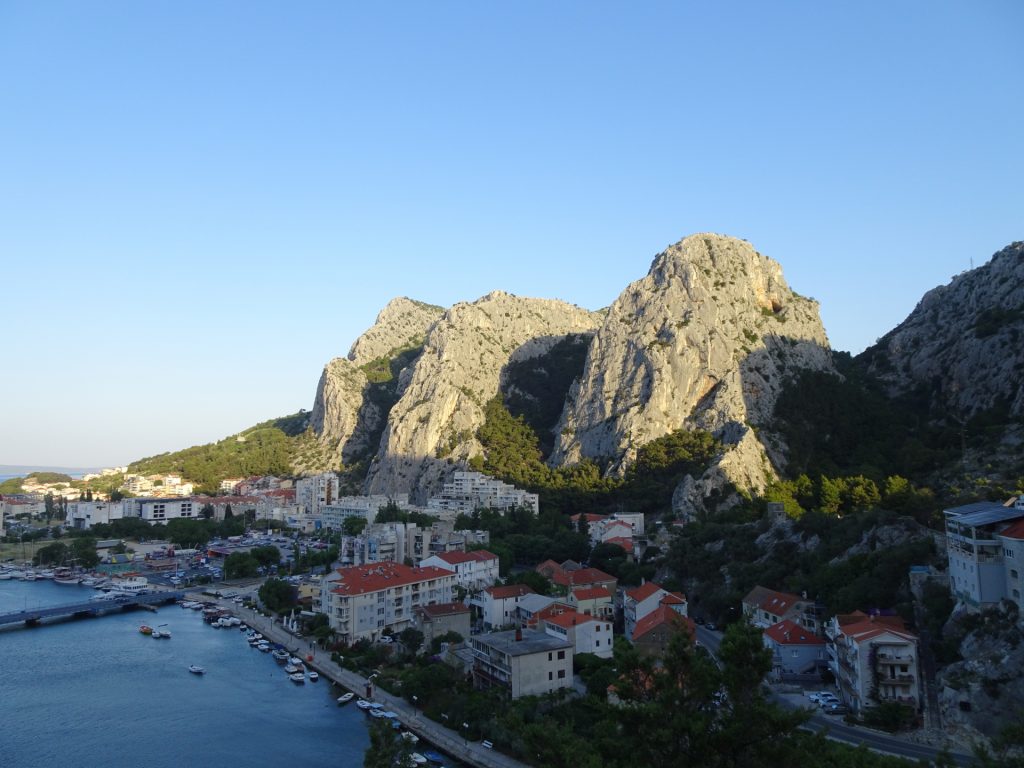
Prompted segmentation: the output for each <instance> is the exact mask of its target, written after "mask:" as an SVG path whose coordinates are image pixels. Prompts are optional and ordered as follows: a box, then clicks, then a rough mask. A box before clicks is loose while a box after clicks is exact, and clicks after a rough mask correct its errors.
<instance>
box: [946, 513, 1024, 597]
mask: <svg viewBox="0 0 1024 768" xmlns="http://www.w3.org/2000/svg"><path fill="white" fill-rule="evenodd" d="M943 514H944V515H945V517H946V553H947V557H948V559H949V588H950V591H951V592H952V593H953V597H955V598H956V599H957V600H958V601H960V602H961V603H963V604H964V605H966V606H968V607H969V608H972V609H975V610H978V609H981V608H986V607H989V606H993V605H997V604H998V603H999V601H1000V600H1002V599H1003V598H1005V597H1010V596H1012V595H1013V592H1012V590H1013V589H1015V588H1016V589H1017V590H1018V593H1019V592H1020V589H1021V587H1020V583H1019V580H1018V582H1017V584H1016V586H1013V582H1012V581H1011V580H1010V579H1009V577H1008V573H1007V567H1009V568H1010V569H1011V570H1015V571H1017V573H1018V575H1019V573H1020V568H1021V561H1020V560H1019V559H1018V553H1017V548H1016V545H1014V544H1013V543H1012V542H1014V541H1016V539H1015V538H1014V534H1013V532H1012V531H1016V530H1017V529H1016V528H1014V524H1015V523H1017V522H1018V521H1021V520H1024V497H1020V498H1017V499H1016V500H1015V503H1010V502H1007V503H1006V504H999V503H997V502H994V501H982V502H977V503H975V504H965V505H963V506H960V507H954V508H952V509H947V510H944V511H943ZM1011 529H1012V530H1011ZM1007 531H1011V535H1010V536H1009V537H1008V539H1004V538H1001V536H1002V534H1003V533H1004V532H1007ZM1008 540H1009V541H1010V545H1009V546H1007V541H1008ZM1007 551H1009V552H1010V556H1009V557H1007ZM1010 559H1012V560H1013V563H1012V564H1011V563H1009V560H1010ZM1008 589H1009V590H1010V591H1009V592H1008V591H1007V590H1008ZM1016 602H1017V604H1018V605H1020V597H1019V594H1018V597H1017V599H1016Z"/></svg>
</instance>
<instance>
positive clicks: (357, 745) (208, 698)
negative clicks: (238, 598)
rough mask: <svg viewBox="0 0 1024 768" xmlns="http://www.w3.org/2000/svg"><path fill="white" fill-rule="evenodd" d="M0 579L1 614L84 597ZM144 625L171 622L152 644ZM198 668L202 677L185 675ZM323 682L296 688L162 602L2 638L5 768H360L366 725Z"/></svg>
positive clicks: (228, 636) (233, 639) (0, 737)
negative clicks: (149, 608) (153, 608)
mask: <svg viewBox="0 0 1024 768" xmlns="http://www.w3.org/2000/svg"><path fill="white" fill-rule="evenodd" d="M92 594H94V591H93V590H91V589H87V588H85V587H73V586H62V585H57V584H53V583H52V582H49V581H37V582H19V581H0V613H3V612H7V611H12V610H20V609H24V608H31V607H38V606H45V605H59V604H61V603H69V602H74V601H76V600H83V599H88V597H89V596H90V595H92ZM140 624H148V625H150V626H154V627H155V626H158V625H162V624H166V625H167V628H168V629H170V630H171V632H172V635H173V637H172V638H171V639H170V640H154V639H153V638H151V637H148V636H146V635H143V634H141V633H140V632H139V631H138V628H139V625H140ZM190 664H199V665H200V666H203V667H206V670H207V673H206V675H205V676H202V677H199V676H196V675H193V674H190V673H189V672H188V666H189V665H190ZM341 693H342V691H341V690H340V689H338V688H334V687H332V686H331V684H330V683H329V682H327V681H326V680H325V679H324V678H321V680H320V681H319V682H316V683H310V682H307V683H306V684H305V685H296V684H295V683H292V682H291V681H289V680H288V678H287V676H286V675H285V672H284V670H283V668H282V667H281V666H280V665H278V664H277V663H276V662H275V661H274V659H273V658H271V656H270V654H267V653H260V652H259V651H256V650H255V649H251V648H250V647H249V645H248V644H247V643H246V642H245V639H244V636H243V633H241V632H239V631H238V630H237V629H213V628H211V627H209V626H207V625H206V624H204V623H203V621H202V619H201V617H200V615H199V612H198V611H189V610H184V609H182V608H179V607H178V606H176V605H170V606H166V607H162V608H160V610H159V612H157V613H149V612H146V611H133V612H130V613H125V614H111V615H108V616H104V617H102V618H97V619H85V620H80V621H70V622H63V623H60V624H52V625H48V626H43V627H38V628H35V629H16V630H3V631H0V766H3V768H34V766H40V767H44V766H45V768H53V767H54V766H76V767H77V766H83V767H91V766H97V767H99V766H102V767H103V768H129V767H130V768H163V767H164V766H166V767H167V768H178V766H187V765H188V766H191V765H195V766H205V765H219V766H288V765H299V766H304V767H306V766H308V767H309V768H314V767H316V766H331V768H347V767H348V766H361V765H362V762H363V753H364V752H365V751H366V748H367V746H368V744H369V737H368V734H367V727H366V718H365V717H364V716H363V715H362V713H361V712H360V711H359V710H358V709H356V708H355V707H353V706H351V705H349V706H346V707H338V706H337V705H336V703H335V698H336V697H337V696H339V695H340V694H341Z"/></svg>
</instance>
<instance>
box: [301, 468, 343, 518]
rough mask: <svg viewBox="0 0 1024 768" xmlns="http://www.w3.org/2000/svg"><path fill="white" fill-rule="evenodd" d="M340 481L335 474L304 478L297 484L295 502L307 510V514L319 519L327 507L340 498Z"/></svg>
mask: <svg viewBox="0 0 1024 768" xmlns="http://www.w3.org/2000/svg"><path fill="white" fill-rule="evenodd" d="M339 489H340V481H339V480H338V476H337V475H336V474H335V473H333V472H324V473H323V474H319V475H313V476H311V477H303V478H302V479H300V480H298V481H296V483H295V502H296V503H297V504H298V505H299V506H302V507H305V508H306V512H307V513H308V514H311V515H315V516H317V517H319V516H320V514H321V511H322V509H323V508H324V507H325V506H330V505H331V504H333V503H334V501H335V499H337V498H338V496H339V495H340V494H339Z"/></svg>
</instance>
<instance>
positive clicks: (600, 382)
mask: <svg viewBox="0 0 1024 768" xmlns="http://www.w3.org/2000/svg"><path fill="white" fill-rule="evenodd" d="M798 367H803V368H810V369H815V370H832V361H831V352H830V351H829V346H828V339H827V338H826V335H825V330H824V328H823V327H822V324H821V320H820V318H819V316H818V305H817V302H815V301H814V300H813V299H808V298H805V297H803V296H800V295H799V294H797V293H795V292H793V291H792V290H790V288H789V286H788V285H787V284H786V281H785V279H784V278H783V276H782V269H781V267H780V266H779V265H778V263H776V262H775V261H773V260H771V259H769V258H768V257H766V256H763V255H761V254H760V253H758V252H757V251H756V250H754V248H753V247H752V246H751V245H750V244H749V243H747V242H745V241H742V240H737V239H734V238H730V237H724V236H721V235H714V234H698V235H693V236H691V237H687V238H686V239H684V240H682V241H681V242H679V243H677V244H675V245H673V246H671V247H670V248H669V249H668V250H666V251H665V252H664V253H662V254H660V255H658V256H657V257H656V258H655V260H654V263H653V264H652V266H651V269H650V272H649V273H648V275H647V276H646V277H644V278H643V279H641V280H638V281H637V282H635V283H633V284H632V285H630V286H629V287H628V288H627V289H626V290H625V291H624V292H623V293H622V294H621V295H620V296H619V298H618V299H617V300H616V301H615V303H614V304H613V305H612V306H611V308H610V310H609V311H608V313H607V316H606V318H605V320H604V323H603V325H602V326H601V328H600V329H599V330H598V332H597V334H596V335H595V337H594V340H593V342H592V343H591V347H590V351H589V354H588V356H587V363H586V367H585V370H584V373H583V376H582V377H581V379H580V381H579V383H578V385H577V386H575V387H574V388H573V391H572V392H571V393H570V402H569V403H568V404H567V406H566V411H565V412H564V414H563V417H562V421H561V423H560V425H559V432H560V435H559V437H558V440H557V443H556V446H555V450H554V452H553V454H552V458H551V463H553V464H565V463H573V462H577V461H579V460H581V459H584V458H592V459H595V460H598V461H603V462H610V466H611V471H612V472H613V473H621V472H623V471H624V470H625V468H626V467H627V466H628V465H629V464H630V463H631V462H632V461H633V459H634V458H635V456H636V451H637V449H638V448H639V447H640V446H642V445H644V444H645V443H648V442H650V441H651V440H654V439H655V438H658V437H662V436H663V435H666V434H668V433H669V432H671V431H673V430H676V429H680V428H701V429H706V430H708V431H710V432H712V433H713V434H714V435H715V436H716V437H718V438H719V439H721V440H722V441H723V443H724V444H725V445H726V446H727V448H728V449H727V451H726V452H725V454H724V455H723V456H722V457H721V458H720V460H719V461H718V462H717V463H716V464H715V465H714V466H712V467H711V468H710V469H709V470H708V471H707V473H705V475H704V476H703V477H701V478H694V479H693V480H692V481H689V482H685V483H684V484H683V485H682V486H680V488H678V489H677V492H676V494H675V497H674V499H673V505H674V507H675V509H676V511H677V513H679V514H683V515H687V514H690V513H692V512H693V511H694V510H696V509H698V508H700V507H703V506H704V502H705V501H706V500H707V499H708V498H709V497H713V496H715V495H727V494H728V493H729V490H730V486H736V487H738V488H741V489H744V490H752V491H761V490H763V488H764V487H765V484H766V483H767V482H768V481H769V480H771V479H772V478H773V477H774V476H775V471H774V469H773V465H772V461H771V460H770V459H769V453H768V450H767V449H766V446H765V444H764V443H762V441H761V439H760V438H759V436H758V435H757V434H755V433H754V431H753V429H752V428H753V427H759V426H761V425H763V424H765V423H767V421H768V419H769V418H770V416H771V414H772V410H773V408H774V405H775V400H776V399H777V397H778V395H779V392H780V390H781V388H782V385H783V380H784V374H785V372H787V371H790V370H793V369H795V368H798ZM784 450H785V447H784V446H782V445H779V444H777V443H773V444H772V445H771V451H772V454H771V455H772V458H774V459H776V461H780V460H782V457H783V456H784Z"/></svg>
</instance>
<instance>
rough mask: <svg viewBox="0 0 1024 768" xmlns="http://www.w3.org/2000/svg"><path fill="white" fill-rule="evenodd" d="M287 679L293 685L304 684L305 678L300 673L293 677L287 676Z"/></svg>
mask: <svg viewBox="0 0 1024 768" xmlns="http://www.w3.org/2000/svg"><path fill="white" fill-rule="evenodd" d="M288 679H289V680H291V681H292V682H293V683H304V682H306V676H305V675H304V674H302V673H301V672H296V673H295V674H294V675H288Z"/></svg>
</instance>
